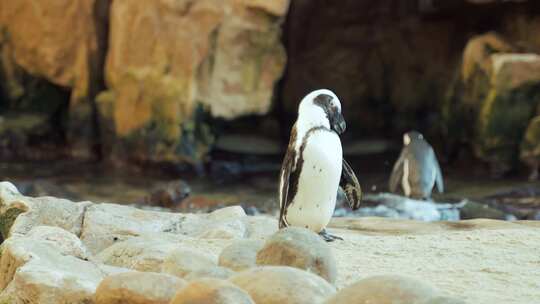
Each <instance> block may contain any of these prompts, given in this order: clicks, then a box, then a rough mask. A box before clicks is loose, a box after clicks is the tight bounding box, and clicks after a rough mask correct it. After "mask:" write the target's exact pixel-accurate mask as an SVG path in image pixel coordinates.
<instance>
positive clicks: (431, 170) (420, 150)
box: [389, 131, 444, 200]
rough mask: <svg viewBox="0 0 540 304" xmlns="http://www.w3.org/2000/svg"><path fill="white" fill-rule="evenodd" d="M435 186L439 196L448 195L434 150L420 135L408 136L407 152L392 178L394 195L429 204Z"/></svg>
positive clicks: (405, 142) (402, 155)
mask: <svg viewBox="0 0 540 304" xmlns="http://www.w3.org/2000/svg"><path fill="white" fill-rule="evenodd" d="M435 185H436V186H437V190H438V191H439V193H442V192H444V184H443V177H442V172H441V167H440V166H439V162H438V161H437V157H436V156H435V152H434V151H433V148H432V147H431V145H430V144H429V143H428V142H427V141H426V140H425V139H424V136H423V135H422V134H420V133H419V132H417V131H410V132H407V133H405V134H404V135H403V149H402V150H401V154H400V155H399V158H398V160H397V162H396V163H395V165H394V168H393V170H392V175H391V176H390V184H389V186H390V191H391V192H393V193H399V192H402V193H403V194H404V195H405V196H407V197H410V198H414V199H424V200H427V199H430V198H431V191H432V190H433V187H434V186H435ZM400 190H401V191H400Z"/></svg>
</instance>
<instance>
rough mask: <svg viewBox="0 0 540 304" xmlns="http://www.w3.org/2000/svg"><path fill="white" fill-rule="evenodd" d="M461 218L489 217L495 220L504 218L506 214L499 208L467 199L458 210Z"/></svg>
mask: <svg viewBox="0 0 540 304" xmlns="http://www.w3.org/2000/svg"><path fill="white" fill-rule="evenodd" d="M460 217H461V219H464V220H468V219H474V218H489V219H496V220H504V219H506V214H505V213H504V212H502V211H501V210H498V209H495V208H492V207H490V206H489V205H487V204H482V203H477V202H473V201H467V202H466V203H465V205H464V206H463V208H461V211H460Z"/></svg>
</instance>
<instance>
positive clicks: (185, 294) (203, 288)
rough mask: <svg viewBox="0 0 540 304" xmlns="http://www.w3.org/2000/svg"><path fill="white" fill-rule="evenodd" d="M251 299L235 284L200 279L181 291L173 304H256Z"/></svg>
mask: <svg viewBox="0 0 540 304" xmlns="http://www.w3.org/2000/svg"><path fill="white" fill-rule="evenodd" d="M254 303H255V302H253V300H252V299H251V297H250V296H249V295H248V294H247V293H246V292H245V291H243V290H242V289H240V288H238V286H235V285H234V284H232V283H230V282H228V281H224V280H218V279H208V278H206V279H199V280H196V281H193V282H190V283H189V284H188V285H187V286H186V287H184V288H183V289H182V290H180V291H179V292H178V293H177V294H176V295H175V296H174V299H173V300H172V301H171V304H254Z"/></svg>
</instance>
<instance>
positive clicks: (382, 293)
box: [324, 275, 437, 304]
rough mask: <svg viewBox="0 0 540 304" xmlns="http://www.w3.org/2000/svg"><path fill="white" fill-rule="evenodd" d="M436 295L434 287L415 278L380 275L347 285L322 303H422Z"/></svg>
mask: <svg viewBox="0 0 540 304" xmlns="http://www.w3.org/2000/svg"><path fill="white" fill-rule="evenodd" d="M436 295H437V292H436V291H435V289H434V288H432V287H431V286H428V285H426V284H424V283H422V282H420V281H417V280H415V279H411V278H407V277H402V276H390V275H381V276H373V277H369V278H366V279H363V280H360V281H358V282H356V283H354V284H352V285H349V286H347V287H345V288H343V289H341V290H340V291H339V292H338V293H336V294H335V295H334V296H332V297H330V298H329V299H328V300H326V301H325V302H324V303H325V304H341V303H350V304H356V303H358V304H363V303H378V304H392V303H408V304H423V303H426V301H427V300H430V299H432V298H433V297H435V296H436Z"/></svg>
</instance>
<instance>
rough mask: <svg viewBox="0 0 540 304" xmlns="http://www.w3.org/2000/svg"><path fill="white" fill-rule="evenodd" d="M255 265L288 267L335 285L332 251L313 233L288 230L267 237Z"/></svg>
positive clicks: (334, 262)
mask: <svg viewBox="0 0 540 304" xmlns="http://www.w3.org/2000/svg"><path fill="white" fill-rule="evenodd" d="M257 265H276V266H279V265H281V266H291V267H296V268H299V269H303V270H306V271H309V272H312V273H314V274H316V275H319V276H320V277H322V278H324V279H325V280H327V281H328V282H330V283H332V284H333V283H335V282H336V277H337V265H336V260H335V258H334V255H333V254H332V250H331V249H330V247H329V246H328V244H327V243H326V242H325V241H324V240H323V239H322V238H321V237H320V236H319V235H317V234H316V233H314V232H312V231H310V230H308V229H305V228H299V227H288V228H285V229H281V230H279V231H278V232H277V233H275V234H274V235H273V236H271V237H270V238H269V239H268V240H267V241H266V243H265V244H264V247H263V248H262V249H261V250H260V251H259V252H258V253H257Z"/></svg>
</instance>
